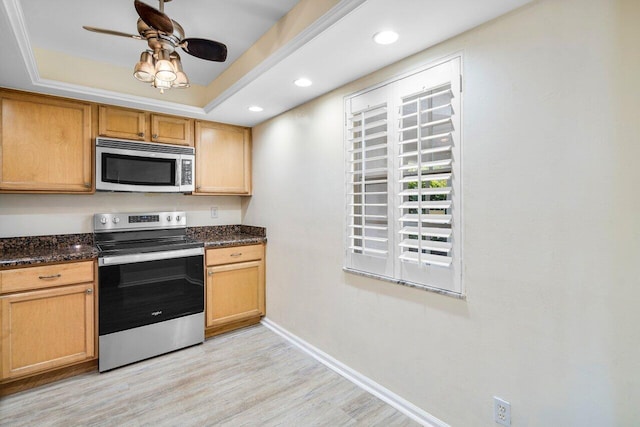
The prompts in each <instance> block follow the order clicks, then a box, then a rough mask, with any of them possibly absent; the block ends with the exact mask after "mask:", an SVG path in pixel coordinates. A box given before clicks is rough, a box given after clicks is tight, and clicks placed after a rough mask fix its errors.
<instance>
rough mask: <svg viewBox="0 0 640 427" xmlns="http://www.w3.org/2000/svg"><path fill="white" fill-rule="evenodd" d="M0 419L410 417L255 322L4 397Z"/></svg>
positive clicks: (259, 421)
mask: <svg viewBox="0 0 640 427" xmlns="http://www.w3.org/2000/svg"><path fill="white" fill-rule="evenodd" d="M0 425H1V426H12V427H13V426H65V427H67V426H78V425H83V426H84V425H87V426H212V425H216V426H218V425H220V426H258V425H259V426H351V425H362V426H413V425H418V424H416V423H415V422H413V421H412V420H411V419H409V418H407V417H406V416H404V415H403V414H401V413H400V412H398V411H396V410H395V409H394V408H392V407H391V406H389V405H387V404H385V403H384V402H382V401H381V400H379V399H377V398H376V397H374V396H372V395H370V394H369V393H367V392H365V391H363V390H362V389H360V388H358V387H357V386H355V385H353V384H352V383H351V382H349V381H347V380H345V379H344V378H342V377H341V376H339V375H338V374H336V373H334V372H333V371H331V370H330V369H328V368H327V367H325V366H324V365H322V364H320V363H319V362H317V361H316V360H314V359H313V358H311V357H310V356H308V355H306V354H305V353H303V352H301V351H300V350H298V349H297V348H295V347H293V346H291V345H290V344H289V343H287V342H286V341H284V340H283V339H282V338H281V337H280V336H278V335H276V334H274V333H273V332H271V331H270V330H268V329H267V328H265V327H264V326H260V325H258V326H254V327H250V328H246V329H243V330H240V331H236V332H232V333H230V334H226V335H222V336H218V337H215V338H212V339H210V340H207V341H206V342H205V343H204V344H203V345H198V346H195V347H191V348H188V349H184V350H180V351H177V352H174V353H171V354H167V355H164V356H160V357H156V358H153V359H150V360H146V361H143V362H139V363H136V364H133V365H129V366H126V367H122V368H119V369H116V370H113V371H110V372H106V373H104V374H98V373H97V372H96V373H88V374H83V375H79V376H77V377H73V378H69V379H66V380H63V381H60V382H57V383H54V384H49V385H45V386H42V387H40V388H37V389H32V390H28V391H25V392H22V393H18V394H14V395H10V396H7V397H5V398H2V400H0Z"/></svg>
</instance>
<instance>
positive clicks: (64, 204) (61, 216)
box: [0, 192, 242, 238]
mask: <svg viewBox="0 0 640 427" xmlns="http://www.w3.org/2000/svg"><path fill="white" fill-rule="evenodd" d="M241 199H242V198H241V197H240V196H188V195H187V196H185V195H182V194H158V193H156V194H153V193H109V192H99V193H96V194H92V195H68V194H0V238H3V237H23V236H44V235H53V234H56V235H58V234H78V233H92V232H93V214H95V213H113V212H149V211H185V212H187V221H188V225H189V226H217V225H227V224H240V223H241V222H242V207H241ZM212 207H215V208H217V218H211V208H212Z"/></svg>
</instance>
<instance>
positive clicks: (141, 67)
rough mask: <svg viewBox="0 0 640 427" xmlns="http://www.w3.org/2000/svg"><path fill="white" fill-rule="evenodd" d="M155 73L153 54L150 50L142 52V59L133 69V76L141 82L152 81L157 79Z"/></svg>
mask: <svg viewBox="0 0 640 427" xmlns="http://www.w3.org/2000/svg"><path fill="white" fill-rule="evenodd" d="M155 74H156V69H155V67H154V65H153V55H152V54H151V52H148V51H145V52H142V54H141V55H140V61H139V62H138V63H137V64H136V66H135V67H134V69H133V76H134V77H135V78H136V79H138V80H140V81H141V82H145V83H151V82H152V81H153V80H154V79H155Z"/></svg>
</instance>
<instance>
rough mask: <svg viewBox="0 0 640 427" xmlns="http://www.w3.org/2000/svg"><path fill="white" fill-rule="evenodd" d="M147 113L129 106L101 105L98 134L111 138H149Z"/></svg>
mask: <svg viewBox="0 0 640 427" xmlns="http://www.w3.org/2000/svg"><path fill="white" fill-rule="evenodd" d="M146 129H147V113H145V112H144V111H137V110H129V109H127V108H119V107H112V106H107V105H100V106H99V107H98V136H106V137H111V138H123V139H134V140H135V139H137V140H140V141H143V140H145V138H149V136H148V135H147V134H146Z"/></svg>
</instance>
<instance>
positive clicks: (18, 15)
mask: <svg viewBox="0 0 640 427" xmlns="http://www.w3.org/2000/svg"><path fill="white" fill-rule="evenodd" d="M2 4H3V6H4V9H5V11H6V12H7V16H8V17H9V24H10V25H11V29H12V30H13V34H14V36H15V38H16V41H17V42H18V47H19V49H20V54H21V55H22V60H23V61H24V65H25V66H26V67H27V72H28V73H29V78H30V79H31V82H32V83H34V84H35V82H37V81H39V80H40V73H38V65H37V63H36V58H35V56H34V55H33V50H31V41H30V40H29V33H28V32H27V27H26V25H25V23H24V14H23V13H22V8H21V7H20V3H19V1H18V0H2Z"/></svg>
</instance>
